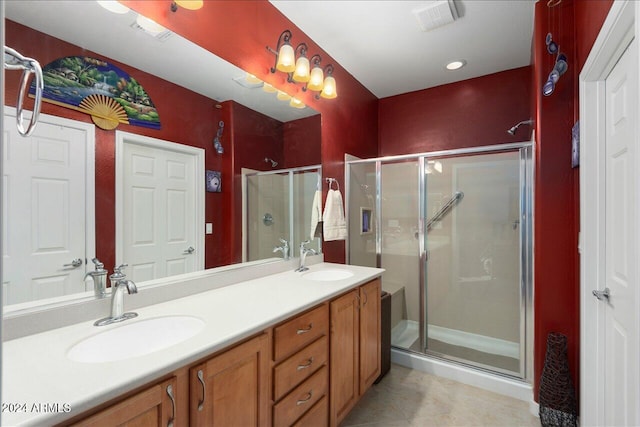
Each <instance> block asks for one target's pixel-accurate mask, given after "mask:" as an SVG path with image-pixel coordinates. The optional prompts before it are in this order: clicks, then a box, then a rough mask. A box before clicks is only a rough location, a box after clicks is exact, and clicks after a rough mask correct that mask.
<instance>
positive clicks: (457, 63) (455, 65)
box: [447, 59, 467, 71]
mask: <svg viewBox="0 0 640 427" xmlns="http://www.w3.org/2000/svg"><path fill="white" fill-rule="evenodd" d="M465 65H467V61H465V60H464V59H460V60H458V61H451V62H449V63H448V64H447V70H450V71H454V70H459V69H460V68H462V67H464V66H465Z"/></svg>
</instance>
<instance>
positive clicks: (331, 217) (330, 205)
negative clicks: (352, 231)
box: [322, 190, 347, 242]
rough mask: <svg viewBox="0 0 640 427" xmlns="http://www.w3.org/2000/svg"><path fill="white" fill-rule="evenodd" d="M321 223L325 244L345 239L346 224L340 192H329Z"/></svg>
mask: <svg viewBox="0 0 640 427" xmlns="http://www.w3.org/2000/svg"><path fill="white" fill-rule="evenodd" d="M322 221H323V235H324V240H325V242H327V241H330V240H345V239H346V238H347V222H346V221H345V219H344V210H343V208H342V194H340V190H329V193H328V194H327V201H326V203H325V205H324V213H323V214H322Z"/></svg>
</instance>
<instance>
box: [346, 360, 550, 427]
mask: <svg viewBox="0 0 640 427" xmlns="http://www.w3.org/2000/svg"><path fill="white" fill-rule="evenodd" d="M340 426H341V427H354V426H363V427H364V426H366V427H430V426H461V427H462V426H487V427H489V426H490V427H494V426H508V427H515V426H540V420H539V419H538V418H536V417H535V416H533V415H531V413H530V412H529V403H528V402H523V401H521V400H516V399H513V398H510V397H507V396H503V395H500V394H496V393H492V392H489V391H486V390H482V389H479V388H476V387H472V386H468V385H466V384H461V383H458V382H455V381H452V380H448V379H445V378H439V377H436V376H433V375H430V374H427V373H424V372H421V371H417V370H412V369H408V368H405V367H403V366H400V365H395V364H392V365H391V370H390V371H389V372H388V373H387V375H385V377H384V378H383V379H382V381H380V383H378V384H375V385H374V386H373V387H371V389H369V391H367V393H366V394H365V395H364V396H363V397H362V399H361V400H360V402H358V404H357V405H356V407H355V408H354V409H353V411H351V413H350V414H349V415H348V416H347V418H346V419H345V420H344V421H343V423H342V424H341V425H340Z"/></svg>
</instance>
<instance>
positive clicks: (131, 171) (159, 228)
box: [116, 132, 204, 281]
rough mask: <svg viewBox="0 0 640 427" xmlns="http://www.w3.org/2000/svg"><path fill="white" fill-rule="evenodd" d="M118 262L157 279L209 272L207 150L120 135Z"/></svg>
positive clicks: (138, 277)
mask: <svg viewBox="0 0 640 427" xmlns="http://www.w3.org/2000/svg"><path fill="white" fill-rule="evenodd" d="M116 205H117V208H116V235H117V242H116V260H117V262H118V263H123V264H128V267H127V269H126V270H125V272H126V274H127V277H128V278H130V279H131V280H134V281H145V280H152V279H157V278H161V277H166V276H173V275H176V274H183V273H190V272H193V271H197V270H202V269H203V268H204V150H202V149H200V148H194V147H190V146H186V145H183V144H177V143H173V142H168V141H163V140H159V139H154V138H148V137H143V136H140V135H134V134H127V133H125V132H117V135H116Z"/></svg>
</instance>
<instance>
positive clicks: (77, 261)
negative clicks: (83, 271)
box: [63, 258, 82, 268]
mask: <svg viewBox="0 0 640 427" xmlns="http://www.w3.org/2000/svg"><path fill="white" fill-rule="evenodd" d="M81 265H82V260H81V259H80V258H76V259H74V260H73V261H71V262H70V263H69V264H63V267H73V268H78V267H80V266H81Z"/></svg>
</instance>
